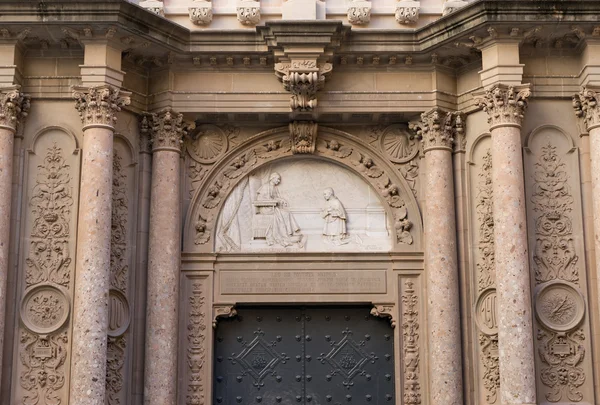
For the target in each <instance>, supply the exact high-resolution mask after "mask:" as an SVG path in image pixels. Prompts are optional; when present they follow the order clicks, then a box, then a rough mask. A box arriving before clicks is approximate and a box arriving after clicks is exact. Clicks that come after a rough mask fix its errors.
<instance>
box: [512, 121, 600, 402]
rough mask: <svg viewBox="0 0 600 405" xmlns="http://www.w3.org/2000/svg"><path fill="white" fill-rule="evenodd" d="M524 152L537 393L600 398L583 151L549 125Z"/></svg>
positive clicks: (547, 397)
mask: <svg viewBox="0 0 600 405" xmlns="http://www.w3.org/2000/svg"><path fill="white" fill-rule="evenodd" d="M524 156H525V179H526V190H527V195H526V198H527V217H528V234H529V257H530V268H531V281H532V291H533V304H534V313H535V323H534V328H535V331H536V341H535V349H536V355H537V356H536V370H537V374H538V375H537V378H538V384H537V387H538V398H539V400H541V401H544V402H548V403H567V402H568V403H595V401H594V393H593V375H592V358H591V348H590V340H591V335H590V325H589V319H588V307H587V285H586V274H585V269H586V265H585V255H584V245H583V242H584V241H583V238H582V235H583V228H582V226H583V223H582V212H581V199H580V195H581V194H580V187H579V184H580V178H579V160H578V151H577V148H575V147H574V145H573V140H572V139H571V137H570V136H569V135H567V134H565V133H563V132H562V131H561V130H559V129H558V128H555V127H550V126H548V127H541V128H538V129H537V130H535V131H533V133H532V134H531V135H530V136H529V137H528V140H527V143H526V146H525V154H524Z"/></svg>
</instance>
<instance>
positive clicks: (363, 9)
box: [348, 0, 371, 25]
mask: <svg viewBox="0 0 600 405" xmlns="http://www.w3.org/2000/svg"><path fill="white" fill-rule="evenodd" d="M369 21H371V2H370V1H365V0H363V1H361V0H354V1H352V2H350V3H348V22H349V23H350V24H355V25H362V24H368V23H369Z"/></svg>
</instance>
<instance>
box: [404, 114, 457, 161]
mask: <svg viewBox="0 0 600 405" xmlns="http://www.w3.org/2000/svg"><path fill="white" fill-rule="evenodd" d="M464 122H465V120H464V116H463V113H461V112H448V111H443V110H441V109H439V108H433V109H431V110H429V111H427V112H424V113H423V114H421V121H420V122H411V123H410V124H409V125H408V127H409V129H411V130H413V131H416V133H417V137H418V138H419V139H421V140H422V141H423V151H424V152H425V153H427V152H428V151H429V150H432V149H446V150H449V151H452V145H453V143H454V139H455V138H456V137H457V136H462V135H463V132H464Z"/></svg>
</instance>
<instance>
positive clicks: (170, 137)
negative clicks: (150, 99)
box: [142, 108, 193, 152]
mask: <svg viewBox="0 0 600 405" xmlns="http://www.w3.org/2000/svg"><path fill="white" fill-rule="evenodd" d="M144 120H146V121H147V122H148V126H149V129H150V134H151V137H152V151H153V152H156V151H157V150H173V151H176V152H181V147H182V145H183V136H184V135H185V134H186V133H187V131H188V130H190V129H192V128H193V124H191V125H186V124H185V123H184V121H183V115H182V114H180V113H178V112H175V111H173V109H171V108H165V109H164V110H162V111H159V112H156V113H152V114H146V115H144V117H143V118H142V125H144Z"/></svg>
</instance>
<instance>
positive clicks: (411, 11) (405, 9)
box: [396, 0, 421, 24]
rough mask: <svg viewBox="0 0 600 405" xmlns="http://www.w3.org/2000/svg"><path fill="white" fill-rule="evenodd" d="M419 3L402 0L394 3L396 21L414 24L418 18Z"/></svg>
mask: <svg viewBox="0 0 600 405" xmlns="http://www.w3.org/2000/svg"><path fill="white" fill-rule="evenodd" d="M420 8H421V3H420V2H418V1H410V0H403V1H399V2H398V3H396V21H397V22H398V23H399V24H414V23H416V22H417V20H418V19H419V9H420Z"/></svg>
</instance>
